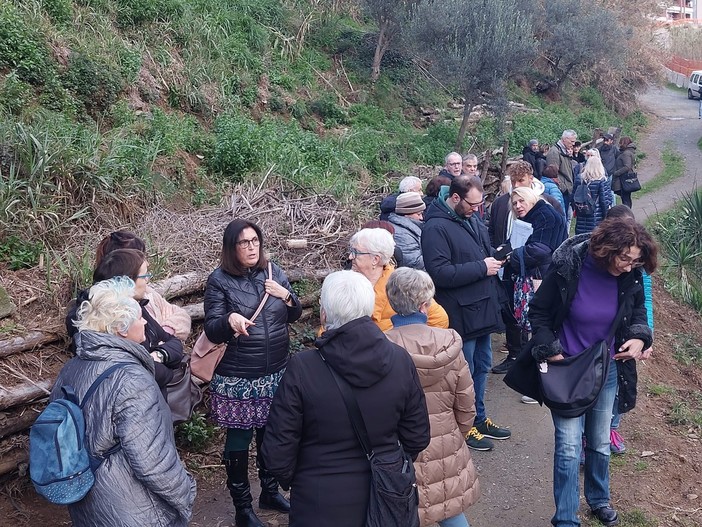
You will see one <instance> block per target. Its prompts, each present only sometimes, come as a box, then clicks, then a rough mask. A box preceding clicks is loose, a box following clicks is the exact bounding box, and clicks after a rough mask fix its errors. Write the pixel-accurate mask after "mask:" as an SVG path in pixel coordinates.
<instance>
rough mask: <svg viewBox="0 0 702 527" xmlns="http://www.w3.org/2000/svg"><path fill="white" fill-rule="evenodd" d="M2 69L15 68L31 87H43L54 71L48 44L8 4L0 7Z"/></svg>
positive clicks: (0, 58) (0, 61)
mask: <svg viewBox="0 0 702 527" xmlns="http://www.w3.org/2000/svg"><path fill="white" fill-rule="evenodd" d="M0 68H9V69H16V70H17V75H18V76H19V78H20V79H22V80H24V81H27V82H30V83H32V84H43V83H44V82H45V80H46V78H47V76H49V75H50V73H51V71H52V70H51V67H50V62H49V52H48V49H47V47H46V44H45V42H44V41H43V39H42V38H41V37H40V35H39V34H38V33H37V32H36V30H34V29H33V28H32V27H30V26H29V25H28V24H27V22H26V21H25V19H24V18H22V16H21V15H20V13H19V12H18V11H17V9H16V8H15V7H14V6H13V5H12V4H10V3H8V2H2V4H0Z"/></svg>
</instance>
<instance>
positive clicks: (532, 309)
mask: <svg viewBox="0 0 702 527" xmlns="http://www.w3.org/2000/svg"><path fill="white" fill-rule="evenodd" d="M657 254H658V248H657V246H656V243H655V242H654V241H653V239H652V238H651V236H650V234H649V233H648V232H647V231H646V229H645V228H644V227H643V226H642V225H640V224H638V223H636V222H635V221H634V220H633V219H631V218H608V219H605V220H604V221H602V223H600V224H599V225H598V226H597V228H596V229H595V230H594V231H593V232H592V235H588V234H581V235H578V236H575V237H573V238H570V239H568V240H566V241H565V242H564V243H563V244H562V245H561V246H560V247H559V248H558V249H557V250H556V251H555V252H554V254H553V258H552V267H551V271H550V272H549V273H548V274H547V275H546V277H545V278H544V281H543V283H542V284H541V287H540V288H539V290H538V291H537V292H536V294H535V295H534V298H533V299H532V301H531V303H530V304H529V321H530V322H531V326H532V332H533V337H532V339H531V341H530V342H529V346H530V350H531V354H532V356H533V357H534V359H535V360H536V361H537V362H544V361H546V362H552V361H558V360H563V359H564V358H565V357H568V356H573V355H577V354H578V353H580V352H581V351H583V350H585V349H586V348H588V347H589V346H591V345H593V344H595V343H596V342H599V341H601V340H604V339H606V338H607V336H608V333H609V332H610V328H611V327H612V326H614V328H615V333H614V341H613V342H612V343H611V349H610V354H611V359H612V362H611V363H610V367H609V375H608V376H607V380H606V382H605V385H604V387H603V389H602V391H601V392H600V394H599V396H598V398H597V401H596V403H595V405H594V406H593V407H592V408H591V409H590V410H588V411H587V412H586V413H585V414H584V416H582V417H574V418H568V417H562V416H560V415H558V414H556V413H555V412H552V418H553V425H554V428H555V448H554V468H553V494H554V499H555V502H556V513H555V515H554V516H553V518H552V519H551V523H552V524H553V525H554V526H555V527H573V526H577V525H580V521H579V520H578V508H579V504H580V498H579V494H580V493H579V482H578V468H579V460H580V451H581V449H582V440H581V438H582V434H583V428H584V433H585V438H586V445H587V446H586V451H587V455H586V456H585V468H584V481H585V499H586V501H587V504H588V505H589V507H590V510H591V512H592V514H593V515H594V516H595V517H596V518H597V519H598V520H599V521H600V522H601V523H602V524H604V525H606V526H613V525H616V524H617V523H618V521H619V520H618V516H617V511H615V510H614V509H613V508H612V507H611V504H610V493H609V456H610V422H611V419H612V405H613V402H614V397H615V395H616V393H617V383H618V382H619V383H620V385H619V404H620V407H622V405H626V406H627V408H628V409H631V408H633V406H634V404H635V398H636V366H635V364H636V361H637V360H640V359H641V358H642V357H643V354H644V350H646V349H648V348H649V347H650V346H651V343H652V340H653V336H652V333H651V329H650V328H649V327H648V324H647V318H646V307H645V299H644V290H643V285H642V273H641V268H643V269H645V270H646V271H647V272H648V273H651V272H653V271H654V270H655V269H656V266H657Z"/></svg>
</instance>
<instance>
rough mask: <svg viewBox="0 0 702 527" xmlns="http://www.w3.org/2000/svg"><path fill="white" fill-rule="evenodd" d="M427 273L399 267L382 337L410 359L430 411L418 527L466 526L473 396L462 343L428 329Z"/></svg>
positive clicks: (474, 486) (472, 494)
mask: <svg viewBox="0 0 702 527" xmlns="http://www.w3.org/2000/svg"><path fill="white" fill-rule="evenodd" d="M434 292H435V291H434V283H433V282H432V280H431V278H430V277H429V275H428V274H427V273H425V272H424V271H418V270H415V269H409V268H406V267H401V268H400V269H398V270H397V271H395V272H394V273H392V275H391V276H390V279H389V280H388V285H387V293H388V299H389V300H390V305H392V307H393V309H394V310H395V311H396V312H397V314H396V315H393V317H392V323H393V329H391V330H389V331H387V332H386V333H385V334H386V335H387V337H388V339H390V340H391V341H392V342H394V343H395V344H398V345H400V346H402V347H403V348H405V349H406V350H407V352H408V353H409V354H410V357H412V361H413V362H414V365H415V366H416V368H417V373H418V374H419V380H420V381H421V383H422V388H423V389H424V394H425V395H426V400H427V409H428V410H429V424H430V426H431V442H430V443H429V446H428V447H427V449H426V450H424V451H422V453H421V454H419V457H418V458H417V461H416V463H415V469H416V472H417V486H418V490H419V519H420V524H421V525H422V526H427V525H433V524H435V523H438V524H439V525H440V526H441V527H469V526H468V521H467V520H466V517H465V515H464V514H463V513H464V511H465V510H466V509H467V508H468V507H470V506H471V505H473V504H474V503H475V502H477V501H478V498H479V496H480V486H479V485H478V475H477V473H476V470H475V465H473V460H472V459H471V456H470V450H469V449H468V446H467V445H466V442H465V440H464V438H465V437H466V436H467V435H468V432H469V431H470V429H471V427H472V426H473V419H474V418H475V392H474V391H473V378H472V377H471V375H470V369H469V368H468V363H467V362H466V360H465V358H464V357H463V351H462V350H463V341H462V340H461V337H460V335H459V334H458V333H456V332H455V331H454V330H452V329H440V328H431V327H429V326H427V311H428V308H429V306H430V305H431V303H432V301H433V300H432V299H433V298H434Z"/></svg>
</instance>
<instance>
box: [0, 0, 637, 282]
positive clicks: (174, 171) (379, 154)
mask: <svg viewBox="0 0 702 527" xmlns="http://www.w3.org/2000/svg"><path fill="white" fill-rule="evenodd" d="M358 14H359V13H358V12H357V11H356V10H354V9H353V8H352V7H351V6H349V5H347V4H345V3H343V2H342V3H341V4H339V5H336V3H335V4H334V7H332V6H330V5H328V4H326V3H322V4H319V3H316V2H304V1H300V2H281V1H280V0H196V1H191V2H188V1H185V0H75V1H71V0H27V1H20V0H3V1H2V2H0V70H1V71H2V73H0V173H1V175H2V177H1V178H0V239H2V240H5V241H4V242H3V245H2V249H1V250H0V261H2V262H6V263H8V264H9V265H10V266H11V267H13V268H16V267H26V266H32V265H36V263H37V260H38V258H39V255H40V254H45V255H46V257H47V259H56V260H57V261H56V262H51V261H47V262H46V264H47V268H48V269H51V270H52V272H53V273H60V274H67V275H68V276H69V277H70V279H71V280H80V279H82V277H83V276H84V275H85V271H84V269H83V268H82V265H83V261H82V258H81V257H78V256H73V257H71V258H69V257H67V256H65V255H63V254H62V253H60V251H58V252H57V251H55V250H54V248H58V247H63V246H64V241H65V236H66V234H67V233H69V232H71V230H72V229H78V230H80V229H82V228H83V227H84V226H87V225H91V224H93V223H92V222H94V221H95V220H96V219H98V218H100V217H102V216H103V215H108V216H114V217H116V218H127V217H131V218H133V217H135V216H138V215H139V214H140V212H141V211H143V210H145V209H147V208H149V207H152V206H153V205H155V204H168V203H169V202H171V201H173V200H178V203H179V205H180V204H183V203H185V204H188V203H189V204H191V205H192V206H194V207H198V206H202V205H205V204H208V203H218V202H219V200H220V198H221V196H223V195H225V194H226V193H227V192H229V190H230V188H231V186H232V185H233V184H236V183H238V182H241V181H252V180H253V181H259V182H260V181H262V179H263V178H264V177H267V178H268V179H267V181H268V183H269V184H276V185H281V186H282V187H284V188H286V189H295V190H296V191H298V192H320V193H326V192H332V193H333V194H335V195H337V196H338V197H341V198H343V199H346V200H348V201H349V202H352V201H354V199H355V198H356V197H357V196H358V195H359V194H363V193H365V192H366V191H367V190H368V189H376V188H380V187H385V186H386V185H387V181H386V179H385V177H384V176H385V174H386V173H387V172H389V171H391V170H392V171H400V172H403V171H405V172H406V171H408V170H409V168H410V167H411V166H412V165H415V164H440V163H441V161H442V160H443V157H444V155H445V154H446V153H447V152H448V151H450V150H451V149H452V148H453V145H454V143H455V141H456V137H457V135H458V131H459V124H458V122H457V121H456V118H457V117H460V114H461V111H460V110H458V111H456V110H451V109H448V108H447V106H448V105H447V103H448V102H449V100H450V93H451V91H450V90H449V89H448V87H446V86H443V85H439V84H438V83H437V79H436V78H434V77H432V75H431V74H430V73H429V72H428V71H426V70H425V69H423V67H419V65H418V63H415V61H414V60H413V56H412V55H410V54H409V53H408V52H407V51H406V50H401V49H399V48H398V49H395V48H391V49H389V50H388V51H387V52H386V54H385V56H384V58H383V61H382V74H381V75H380V76H379V78H378V79H377V81H376V82H375V83H372V82H370V79H371V69H370V65H371V63H372V57H373V53H374V49H375V44H376V43H375V41H374V36H375V31H376V30H377V28H375V27H374V26H372V25H367V24H369V22H368V21H369V20H370V18H361V17H359V16H358ZM580 86H585V84H580ZM559 91H560V96H561V100H560V102H558V103H554V104H551V103H547V102H546V100H545V99H542V98H540V97H539V96H537V95H534V94H533V93H532V89H531V88H529V87H528V85H523V84H520V87H519V88H517V87H516V85H515V86H512V88H510V93H509V94H508V96H509V98H514V99H516V100H519V101H525V100H526V101H528V103H529V106H530V108H532V109H534V110H536V112H528V113H520V112H517V111H514V112H512V111H510V112H509V114H504V113H503V110H499V108H506V105H502V106H500V105H496V106H495V107H494V108H493V109H496V108H497V109H498V110H499V111H497V110H495V112H494V115H495V117H485V118H481V119H480V120H478V122H477V123H476V124H474V125H471V126H470V127H469V128H468V130H467V131H466V137H465V140H464V142H463V146H464V148H465V149H466V150H468V149H470V150H472V151H484V150H486V149H488V148H493V147H494V146H496V145H499V144H501V143H502V141H503V140H504V139H505V138H506V139H508V140H509V141H510V151H511V153H513V154H518V153H519V152H520V151H521V148H522V146H523V144H524V143H525V142H526V141H528V140H529V139H531V137H534V136H535V137H538V138H539V139H540V140H541V141H542V142H548V143H554V142H555V141H556V140H557V139H558V137H559V135H560V133H561V132H562V130H563V129H565V128H574V129H575V130H577V131H578V133H579V134H580V136H581V138H583V139H587V137H588V136H589V134H590V133H591V131H592V128H594V127H607V126H610V125H613V124H619V125H621V126H623V128H624V130H625V133H627V134H629V135H633V136H635V135H636V131H637V129H638V128H639V127H640V126H641V125H642V124H643V123H644V121H645V120H644V118H643V116H642V115H641V114H639V113H637V112H634V113H630V114H628V116H626V117H619V116H617V115H616V114H615V113H614V112H613V111H612V110H611V108H610V106H609V103H607V102H605V100H604V99H603V98H602V96H601V95H600V94H599V92H598V91H597V90H595V89H592V88H587V87H582V88H578V91H574V88H572V85H570V84H568V83H566V84H564V85H563V86H562V87H561V88H560V89H559ZM498 107H499V108H498ZM422 108H425V109H426V108H428V109H432V111H431V112H430V113H431V117H429V118H428V117H426V113H425V112H423V111H422V110H421V109H422ZM433 109H437V110H436V111H434V110H433ZM510 121H511V123H512V124H511V125H510V124H509V123H510ZM505 123H506V125H505ZM17 233H22V234H21V235H18V236H20V238H22V240H21V241H22V243H21V244H19V245H18V244H17V243H14V244H11V243H10V241H8V239H9V236H10V235H11V234H15V235H17ZM27 240H31V244H27V243H26V242H27ZM66 262H73V264H75V265H78V266H79V267H78V268H77V269H72V268H66V265H65V264H66Z"/></svg>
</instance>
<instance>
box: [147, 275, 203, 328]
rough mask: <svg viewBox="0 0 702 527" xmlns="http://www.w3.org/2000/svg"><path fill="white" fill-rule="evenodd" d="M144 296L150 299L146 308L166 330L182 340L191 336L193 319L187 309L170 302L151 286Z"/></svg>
mask: <svg viewBox="0 0 702 527" xmlns="http://www.w3.org/2000/svg"><path fill="white" fill-rule="evenodd" d="M144 298H145V299H146V300H148V301H149V303H148V304H146V310H147V311H148V312H149V313H150V314H151V316H153V317H154V319H155V320H156V322H158V323H159V324H160V325H161V327H162V328H163V329H164V330H165V331H166V332H168V333H171V334H172V335H175V336H176V337H178V338H179V339H180V340H186V339H187V338H188V337H189V336H190V329H191V326H192V321H191V320H190V315H188V312H187V311H185V309H183V308H182V307H180V306H176V305H175V304H171V303H169V302H168V301H167V300H166V299H165V298H163V296H161V294H160V293H159V292H158V291H156V290H155V289H153V288H151V287H150V286H149V287H147V288H146V294H145V295H144Z"/></svg>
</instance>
